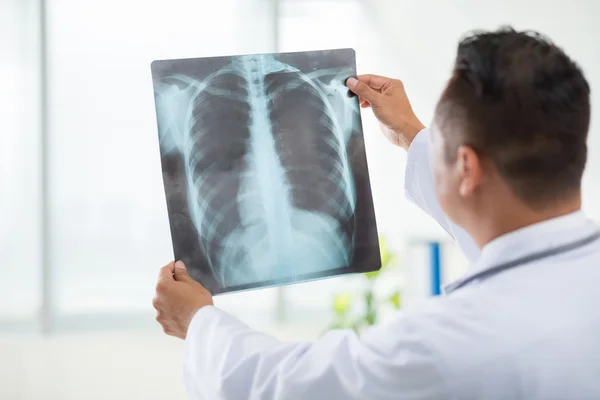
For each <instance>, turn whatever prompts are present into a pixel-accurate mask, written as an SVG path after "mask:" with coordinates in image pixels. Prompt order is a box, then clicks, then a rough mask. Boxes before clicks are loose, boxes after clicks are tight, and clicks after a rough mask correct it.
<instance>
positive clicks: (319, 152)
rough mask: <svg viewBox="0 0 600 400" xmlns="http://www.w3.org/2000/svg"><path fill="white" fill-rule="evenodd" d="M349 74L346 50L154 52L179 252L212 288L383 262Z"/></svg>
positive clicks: (352, 67) (350, 55)
mask: <svg viewBox="0 0 600 400" xmlns="http://www.w3.org/2000/svg"><path fill="white" fill-rule="evenodd" d="M355 74H356V63H355V56H354V51H353V50H351V49H343V50H327V51H311V52H297V53H280V54H260V55H243V56H233V57H216V58H196V59H180V60H161V61H154V62H153V63H152V76H153V82H154V94H155V105H156V114H157V120H158V133H159V141H160V153H161V159H162V170H163V181H164V186H165V192H166V197H167V208H168V213H169V220H170V226H171V236H172V240H173V247H174V252H175V258H176V259H178V260H182V261H184V262H185V264H186V266H187V267H188V272H189V273H190V275H191V276H192V278H194V279H195V280H197V281H199V282H200V283H201V284H203V285H204V286H205V287H206V288H207V289H208V290H209V291H211V292H212V293H213V294H219V293H224V292H232V291H238V290H245V289H250V288H258V287H265V286H276V285H283V284H289V283H294V282H300V281H307V280H312V279H317V278H323V277H327V276H333V275H339V274H345V273H356V272H367V271H374V270H377V269H379V268H380V265H381V260H380V255H379V245H378V239H377V228H376V225H375V217H374V212H373V201H372V197H371V187H370V183H369V175H368V169H367V162H366V157H365V148H364V141H363V133H362V125H361V119H360V113H359V105H358V99H357V98H356V97H355V96H351V95H350V94H349V91H348V89H347V87H346V86H345V81H346V79H347V78H348V77H350V76H353V75H355Z"/></svg>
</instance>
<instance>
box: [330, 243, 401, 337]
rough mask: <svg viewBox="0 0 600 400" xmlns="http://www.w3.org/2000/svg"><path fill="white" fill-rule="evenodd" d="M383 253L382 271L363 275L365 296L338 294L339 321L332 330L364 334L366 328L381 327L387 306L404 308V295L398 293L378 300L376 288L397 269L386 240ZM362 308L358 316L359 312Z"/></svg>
mask: <svg viewBox="0 0 600 400" xmlns="http://www.w3.org/2000/svg"><path fill="white" fill-rule="evenodd" d="M379 248H380V251H381V269H379V270H378V271H374V272H368V273H365V274H363V276H364V279H365V282H364V283H365V286H366V288H365V289H364V290H363V291H362V292H361V293H358V294H357V293H349V292H346V293H338V294H336V295H335V296H334V298H333V311H334V316H335V319H334V321H333V322H332V324H331V325H330V326H329V328H328V330H331V329H346V328H351V329H354V330H355V331H357V332H360V331H361V330H363V329H364V328H366V327H369V326H371V325H374V324H376V323H377V320H378V317H379V312H380V310H381V309H382V308H383V307H385V306H386V305H387V306H391V307H392V308H394V309H396V310H397V309H399V308H400V307H401V294H400V291H399V290H395V291H394V292H392V293H391V294H388V295H386V296H384V297H378V296H376V290H375V287H376V284H377V282H378V281H379V279H381V276H382V275H384V274H385V273H386V272H389V271H390V270H391V269H393V268H394V267H395V265H396V264H395V261H396V260H395V257H394V256H393V254H392V253H391V252H390V251H389V249H388V247H387V243H386V241H385V239H383V238H380V239H379ZM357 307H358V308H362V310H361V312H359V313H358V316H357V315H356V312H355V309H356V308H357Z"/></svg>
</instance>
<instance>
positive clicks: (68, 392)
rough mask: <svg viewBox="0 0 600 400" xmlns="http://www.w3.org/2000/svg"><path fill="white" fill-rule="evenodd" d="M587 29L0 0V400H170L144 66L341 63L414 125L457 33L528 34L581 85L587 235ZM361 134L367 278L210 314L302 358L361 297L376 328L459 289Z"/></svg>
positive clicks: (350, 3)
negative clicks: (344, 58)
mask: <svg viewBox="0 0 600 400" xmlns="http://www.w3.org/2000/svg"><path fill="white" fill-rule="evenodd" d="M598 15H600V2H597V1H595V0H570V1H565V0H555V1H551V0H494V1H488V0H454V1H445V0H219V1H214V0H169V1H157V0H144V1H142V0H118V1H117V0H103V1H98V0H87V1H77V0H0V123H1V129H0V399H3V400H4V399H7V400H17V399H19V400H20V399H27V400H29V399H48V400H54V399H61V400H63V399H64V400H70V399H90V400H91V399H107V398H111V399H165V398H169V399H184V398H186V394H185V391H184V387H183V383H182V379H181V351H182V342H181V341H179V340H177V339H173V338H170V337H167V336H166V335H164V334H163V333H162V330H161V328H160V326H159V325H158V324H157V323H156V322H155V320H154V316H155V314H154V311H153V309H152V306H151V300H152V297H153V294H154V284H155V279H156V277H157V273H158V270H159V268H160V267H161V266H162V265H164V264H166V263H167V262H169V261H170V260H171V258H172V247H171V241H170V232H169V225H168V219H167V211H166V204H165V196H164V192H163V186H162V177H161V169H160V162H159V154H158V140H157V129H156V120H155V115H154V99H153V89H152V81H151V77H150V63H151V61H152V60H155V59H164V58H183V57H201V56H219V55H234V54H247V53H262V52H278V51H302V50H316V49H330V48H340V47H352V48H354V49H355V50H356V54H357V64H358V70H359V73H376V74H381V75H389V76H393V77H397V78H401V79H402V80H403V81H404V82H405V86H406V89H407V91H408V94H409V96H410V98H411V101H412V103H413V106H414V108H415V110H416V112H417V114H418V115H419V116H420V117H421V119H422V120H423V121H424V122H425V123H427V122H429V120H430V119H431V117H432V115H433V107H434V105H435V102H436V100H437V96H438V94H439V93H440V91H441V89H442V88H443V85H444V83H445V80H446V79H447V78H448V76H449V73H450V71H451V68H452V64H453V59H454V53H455V50H456V44H457V41H458V40H459V39H460V37H461V36H462V35H463V34H464V33H465V32H466V31H468V30H472V29H477V28H484V29H493V28H497V27H499V26H501V25H505V24H510V25H513V26H514V27H515V28H517V29H535V30H540V31H542V32H544V33H546V34H548V35H549V36H550V37H551V38H552V39H553V40H554V41H555V42H556V43H558V44H559V45H561V46H563V47H564V48H565V49H566V51H567V53H569V54H570V55H571V56H572V57H573V58H575V60H577V61H578V62H579V63H580V65H581V66H582V67H583V69H584V72H585V73H586V75H587V77H588V79H589V81H590V82H591V85H592V93H593V98H592V103H593V107H594V109H593V118H592V130H591V137H590V160H589V164H588V168H587V172H586V176H585V183H584V207H585V210H586V211H587V213H588V214H589V215H590V216H591V217H593V218H599V217H600V185H598V182H600V135H599V134H598V133H597V132H596V131H597V129H598V128H597V126H598V124H597V122H596V121H597V118H596V115H599V114H600V109H599V107H600V99H598V95H597V94H596V91H595V90H594V88H597V87H598V86H600V47H599V46H598V45H597V43H595V42H596V38H597V37H598V36H599V35H600V27H599V26H598V24H597V22H596V19H597V16H598ZM363 123H364V132H365V141H366V147H367V158H368V161H369V169H370V175H371V184H372V190H373V196H374V202H375V209H376V214H377V220H378V226H379V232H380V235H381V237H382V240H384V243H385V249H386V250H385V251H386V252H387V253H389V254H388V255H391V256H390V257H389V258H388V260H389V262H388V263H387V264H386V271H384V272H383V273H382V274H380V275H379V276H377V277H366V276H347V277H342V278H333V279H326V280H322V281H318V282H312V283H304V284H298V285H293V286H288V287H285V288H280V289H264V290H255V291H249V292H245V293H239V294H233V295H226V296H222V297H218V298H217V299H216V300H215V302H216V304H217V305H218V306H221V307H222V308H224V309H225V310H227V311H229V312H231V313H232V314H234V315H236V316H239V317H240V318H241V319H242V320H243V321H244V322H246V323H248V324H249V325H251V326H253V327H255V328H257V329H260V330H262V331H265V332H269V333H271V334H273V335H275V336H277V337H279V338H281V339H285V340H301V339H302V340H303V339H314V338H317V337H318V336H319V335H321V334H322V333H323V332H324V331H325V330H326V329H328V328H330V327H332V326H338V325H340V324H341V325H344V324H346V323H347V322H348V320H349V319H350V320H352V319H353V318H359V319H360V318H363V317H364V315H365V310H366V309H368V308H369V307H370V306H369V304H367V303H368V302H365V301H364V300H365V294H366V293H367V294H368V293H371V294H373V295H374V296H375V297H376V298H379V299H382V301H381V304H382V306H381V308H377V310H371V311H372V312H376V313H377V316H376V318H375V319H376V320H377V321H382V320H385V319H386V318H389V316H390V315H392V313H393V312H395V311H394V310H395V309H396V308H398V307H406V306H410V304H414V303H415V302H418V301H420V300H422V299H424V298H426V297H428V296H432V295H436V294H437V293H438V292H439V285H440V284H443V283H445V282H448V281H450V280H452V279H454V278H456V277H457V276H458V275H459V274H460V273H462V272H463V271H464V270H465V268H466V267H467V263H466V262H465V260H464V258H463V257H462V255H461V254H460V252H459V251H458V249H457V248H456V247H455V246H454V245H453V244H452V243H451V242H450V241H449V240H448V238H447V237H446V235H445V234H444V232H443V231H442V230H441V228H439V227H438V226H437V225H436V223H435V222H433V221H432V220H430V219H429V218H428V217H427V216H426V215H425V214H424V213H423V212H421V211H420V210H419V209H417V208H416V206H414V205H412V204H410V203H409V202H408V201H407V200H405V198H404V193H403V192H404V190H403V184H404V166H405V162H406V155H405V153H404V152H403V151H402V150H400V149H397V148H394V147H392V146H391V145H389V144H388V143H387V142H386V140H385V139H384V138H383V136H382V135H381V134H380V133H379V130H378V126H377V123H376V121H375V120H374V118H373V116H372V115H371V113H370V111H368V110H367V112H365V113H364V115H363ZM599 219H600V218H599ZM387 253H386V254H387ZM557 295H560V294H557ZM388 300H389V301H388ZM365 304H366V305H365ZM363 319H364V318H363ZM368 319H369V318H367V320H368ZM340 321H342V322H340ZM344 321H345V322H344ZM370 321H371V322H373V318H371V319H370ZM367 322H368V321H367ZM346 325H347V324H346ZM350 325H352V324H350Z"/></svg>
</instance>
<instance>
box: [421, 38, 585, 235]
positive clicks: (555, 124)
mask: <svg viewBox="0 0 600 400" xmlns="http://www.w3.org/2000/svg"><path fill="white" fill-rule="evenodd" d="M589 122H590V89H589V86H588V83H587V81H586V79H585V78H584V76H583V74H582V72H581V70H580V69H579V67H578V66H577V65H576V64H575V63H574V62H573V61H572V60H571V59H569V57H568V56H567V55H566V54H565V53H564V52H563V51H562V50H561V49H560V48H558V47H557V46H555V45H554V44H552V43H551V42H550V41H549V40H548V39H546V38H544V37H543V36H541V35H539V34H537V33H532V32H516V31H514V30H512V29H508V28H504V29H501V30H499V31H494V32H483V33H481V32H480V33H474V34H471V35H469V36H468V37H466V38H465V39H463V40H462V41H461V42H460V44H459V46H458V54H457V58H456V64H455V67H454V72H453V74H452V77H451V78H450V80H449V82H448V85H447V87H446V89H445V91H444V93H443V94H442V96H441V98H440V100H439V103H438V106H437V109H436V114H435V120H434V128H433V135H432V138H433V139H432V140H433V142H434V143H433V148H434V152H435V153H436V154H435V156H434V157H433V158H432V159H433V163H434V165H433V169H434V175H435V182H436V190H437V193H438V197H439V199H440V203H441V204H442V207H443V209H444V211H445V212H446V213H447V214H448V215H449V216H450V217H451V218H452V219H453V220H454V221H455V222H456V223H458V224H460V225H463V226H464V227H465V228H468V226H469V225H470V224H473V223H475V222H474V221H475V220H476V219H477V220H479V219H481V217H482V214H485V213H496V214H498V215H500V214H502V213H503V210H505V209H507V208H510V209H515V210H516V209H521V210H527V211H530V212H532V213H535V212H542V211H545V210H551V209H552V208H554V207H561V206H564V205H565V204H568V203H569V202H571V203H572V204H573V202H580V197H581V195H580V186H581V177H582V174H583V170H584V167H585V163H586V158H587V146H586V141H587V133H588V127H589Z"/></svg>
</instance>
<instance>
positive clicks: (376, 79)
mask: <svg viewBox="0 0 600 400" xmlns="http://www.w3.org/2000/svg"><path fill="white" fill-rule="evenodd" d="M357 78H358V80H359V81H361V82H362V83H364V84H365V85H367V86H368V87H370V88H371V89H375V90H377V91H378V92H381V91H382V90H383V89H384V88H385V87H386V86H387V85H389V84H390V81H391V79H390V78H386V77H385V76H379V75H373V74H366V75H359V76H357Z"/></svg>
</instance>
